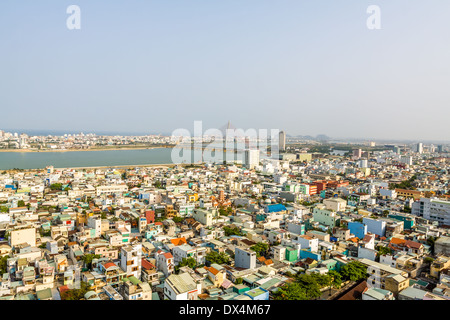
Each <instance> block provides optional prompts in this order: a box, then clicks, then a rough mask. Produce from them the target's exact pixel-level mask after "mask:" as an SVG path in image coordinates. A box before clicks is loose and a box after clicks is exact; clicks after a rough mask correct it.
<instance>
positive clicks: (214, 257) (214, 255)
mask: <svg viewBox="0 0 450 320" xmlns="http://www.w3.org/2000/svg"><path fill="white" fill-rule="evenodd" d="M205 259H206V260H207V261H209V262H211V263H217V264H224V263H228V262H230V257H229V256H228V255H227V254H226V253H225V252H220V253H219V252H217V251H210V252H209V253H208V254H207V255H206V257H205Z"/></svg>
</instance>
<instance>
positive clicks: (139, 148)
mask: <svg viewBox="0 0 450 320" xmlns="http://www.w3.org/2000/svg"><path fill="white" fill-rule="evenodd" d="M173 147H174V146H159V147H136V148H130V147H125V148H98V149H55V150H32V149H0V153H1V152H15V153H40V152H77V151H78V152H86V151H121V150H128V151H129V150H150V149H163V148H164V149H170V148H173Z"/></svg>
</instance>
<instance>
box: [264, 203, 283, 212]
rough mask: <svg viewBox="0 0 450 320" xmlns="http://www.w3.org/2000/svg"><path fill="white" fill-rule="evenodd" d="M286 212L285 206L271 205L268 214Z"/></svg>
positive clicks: (268, 207)
mask: <svg viewBox="0 0 450 320" xmlns="http://www.w3.org/2000/svg"><path fill="white" fill-rule="evenodd" d="M284 210H286V207H285V206H284V205H283V204H271V205H268V206H267V211H268V212H278V211H284Z"/></svg>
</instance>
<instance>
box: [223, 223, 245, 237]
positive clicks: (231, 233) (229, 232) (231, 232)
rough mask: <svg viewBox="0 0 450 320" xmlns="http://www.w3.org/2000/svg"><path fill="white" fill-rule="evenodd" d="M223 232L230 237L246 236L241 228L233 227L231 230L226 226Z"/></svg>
mask: <svg viewBox="0 0 450 320" xmlns="http://www.w3.org/2000/svg"><path fill="white" fill-rule="evenodd" d="M223 231H225V235H226V236H227V237H228V236H234V235H236V236H243V235H244V234H243V233H242V232H241V230H239V228H238V227H233V228H231V227H227V226H225V227H223Z"/></svg>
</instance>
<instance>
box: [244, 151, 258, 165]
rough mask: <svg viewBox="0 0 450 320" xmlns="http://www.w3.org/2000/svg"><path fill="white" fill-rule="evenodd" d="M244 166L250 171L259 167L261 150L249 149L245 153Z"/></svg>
mask: <svg viewBox="0 0 450 320" xmlns="http://www.w3.org/2000/svg"><path fill="white" fill-rule="evenodd" d="M244 165H245V166H246V167H248V168H249V169H253V168H254V167H256V166H257V165H259V150H256V149H254V150H253V149H248V150H245V152H244Z"/></svg>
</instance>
